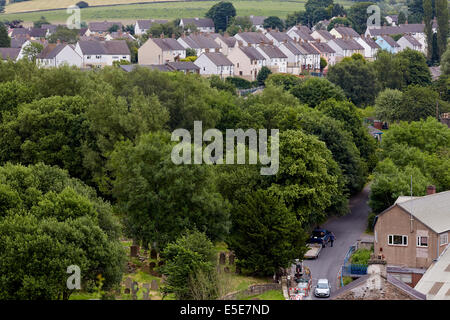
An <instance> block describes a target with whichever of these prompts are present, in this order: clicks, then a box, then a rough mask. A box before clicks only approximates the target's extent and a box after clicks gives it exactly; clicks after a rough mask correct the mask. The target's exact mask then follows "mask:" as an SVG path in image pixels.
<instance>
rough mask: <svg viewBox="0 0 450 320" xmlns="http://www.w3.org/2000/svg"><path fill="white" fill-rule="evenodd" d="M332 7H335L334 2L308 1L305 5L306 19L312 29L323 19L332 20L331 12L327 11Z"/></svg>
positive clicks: (323, 0)
mask: <svg viewBox="0 0 450 320" xmlns="http://www.w3.org/2000/svg"><path fill="white" fill-rule="evenodd" d="M330 5H333V0H308V1H306V4H305V9H306V13H305V17H306V18H307V24H308V25H309V27H312V26H313V25H315V24H316V23H317V22H319V21H320V20H323V19H329V18H331V16H330V12H328V11H327V10H326V8H328V7H329V6H330Z"/></svg>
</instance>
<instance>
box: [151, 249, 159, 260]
mask: <svg viewBox="0 0 450 320" xmlns="http://www.w3.org/2000/svg"><path fill="white" fill-rule="evenodd" d="M157 258H158V252H156V250H155V249H152V250H151V251H150V259H157Z"/></svg>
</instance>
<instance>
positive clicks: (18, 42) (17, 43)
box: [11, 38, 27, 48]
mask: <svg viewBox="0 0 450 320" xmlns="http://www.w3.org/2000/svg"><path fill="white" fill-rule="evenodd" d="M25 42H27V39H26V38H13V39H11V48H22V46H23V44H24V43H25Z"/></svg>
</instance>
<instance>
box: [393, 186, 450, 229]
mask: <svg viewBox="0 0 450 320" xmlns="http://www.w3.org/2000/svg"><path fill="white" fill-rule="evenodd" d="M397 205H398V206H399V207H401V208H403V209H404V210H406V211H407V212H408V213H410V214H412V215H413V216H414V217H415V218H416V219H418V220H420V221H421V222H422V223H423V224H425V225H426V226H428V227H429V228H430V229H432V230H434V231H435V232H437V233H442V232H445V231H449V230H450V191H444V192H439V193H435V194H431V195H427V196H423V197H419V198H415V199H412V200H408V201H404V202H401V203H397Z"/></svg>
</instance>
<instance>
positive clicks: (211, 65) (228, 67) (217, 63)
mask: <svg viewBox="0 0 450 320" xmlns="http://www.w3.org/2000/svg"><path fill="white" fill-rule="evenodd" d="M194 64H195V65H196V66H198V67H199V68H200V74H201V75H218V76H220V77H221V78H226V77H230V76H233V75H234V64H233V62H231V61H230V60H229V59H228V58H227V57H225V55H223V54H222V53H220V52H204V53H202V54H201V55H200V56H199V57H198V58H197V60H195V61H194Z"/></svg>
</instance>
